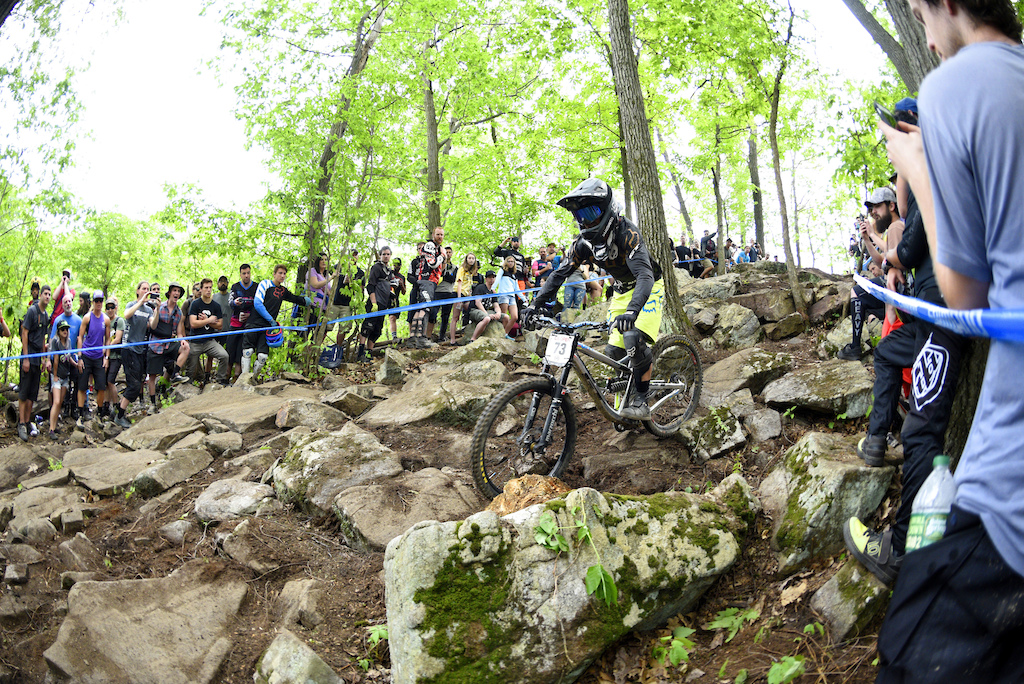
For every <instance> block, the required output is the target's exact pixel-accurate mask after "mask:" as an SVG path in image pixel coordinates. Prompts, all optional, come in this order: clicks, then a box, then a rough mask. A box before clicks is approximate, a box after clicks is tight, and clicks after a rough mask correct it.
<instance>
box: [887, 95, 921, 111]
mask: <svg viewBox="0 0 1024 684" xmlns="http://www.w3.org/2000/svg"><path fill="white" fill-rule="evenodd" d="M892 111H894V112H913V113H914V114H917V100H915V99H914V98H912V97H905V98H903V99H902V100H900V101H899V102H897V103H896V104H895V105H894V106H893V108H892Z"/></svg>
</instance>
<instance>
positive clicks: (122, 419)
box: [114, 416, 132, 430]
mask: <svg viewBox="0 0 1024 684" xmlns="http://www.w3.org/2000/svg"><path fill="white" fill-rule="evenodd" d="M114 425H117V426H118V427H123V428H124V429H125V430H127V429H128V428H130V427H131V426H132V422H131V421H130V420H128V416H118V417H117V418H114Z"/></svg>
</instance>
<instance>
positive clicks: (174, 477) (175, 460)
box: [134, 433, 233, 497]
mask: <svg viewBox="0 0 1024 684" xmlns="http://www.w3.org/2000/svg"><path fill="white" fill-rule="evenodd" d="M225 434H233V433H225ZM171 454H172V455H171V456H169V457H168V458H165V459H161V460H160V461H159V462H157V463H154V464H153V465H151V466H149V467H148V468H146V469H145V470H142V471H140V472H139V473H138V475H136V476H135V480H134V486H135V490H136V491H137V492H138V493H139V494H140V495H142V496H146V497H149V496H156V495H157V494H159V493H160V492H163V491H165V490H167V489H170V488H171V487H173V486H174V485H176V484H178V483H180V482H184V481H185V480H187V479H189V478H190V477H192V476H193V475H195V474H196V473H199V472H201V471H202V470H203V469H204V468H206V467H208V466H209V465H210V464H211V463H213V456H212V455H211V454H210V452H209V451H207V450H206V449H175V450H174V451H173V452H171Z"/></svg>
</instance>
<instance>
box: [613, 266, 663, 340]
mask: <svg viewBox="0 0 1024 684" xmlns="http://www.w3.org/2000/svg"><path fill="white" fill-rule="evenodd" d="M631 299H633V291H632V290H629V291H627V292H616V293H615V296H614V297H612V301H611V304H609V305H608V321H609V322H610V321H612V320H614V319H615V317H616V316H618V315H619V314H624V313H626V309H628V308H629V302H630V300H631ZM664 308H665V285H664V281H663V280H655V281H654V287H652V288H651V294H650V296H649V297H647V302H646V303H645V304H644V307H643V309H642V310H641V311H640V315H639V316H637V317H636V327H637V328H638V329H639V330H640V331H641V332H643V333H644V336H645V337H647V341H648V342H650V343H651V344H653V343H654V341H655V340H657V339H658V331H659V330H661V314H662V311H663V310H664ZM608 344H610V345H612V346H614V347H620V348H622V349H625V344H624V343H623V341H622V333H620V332H619V331H618V330H615V329H613V330H612V331H611V333H609V335H608Z"/></svg>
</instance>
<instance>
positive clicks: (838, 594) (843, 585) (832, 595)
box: [811, 559, 889, 643]
mask: <svg viewBox="0 0 1024 684" xmlns="http://www.w3.org/2000/svg"><path fill="white" fill-rule="evenodd" d="M888 603H889V588H888V587H887V586H885V585H884V584H883V583H882V582H881V581H880V580H879V579H878V578H877V577H875V576H874V575H872V574H871V573H870V572H868V571H867V570H865V569H864V567H863V566H862V565H861V564H860V563H858V562H857V561H855V560H853V559H850V560H848V561H846V564H845V565H843V567H841V568H840V569H839V571H838V572H836V574H834V575H832V577H831V579H829V581H828V582H825V584H824V585H822V587H821V588H820V589H818V591H816V592H815V593H814V596H813V597H811V608H813V609H814V610H816V611H818V613H820V614H821V616H822V617H823V618H824V619H825V622H826V623H827V624H828V626H829V631H830V632H831V636H832V641H833V642H836V643H838V642H840V641H845V640H846V639H849V638H851V637H855V636H857V635H858V634H860V632H861V631H862V630H863V629H864V628H865V627H867V626H868V624H869V623H870V622H871V621H872V620H874V619H875V617H876V616H877V615H878V614H879V613H880V612H881V611H883V610H884V609H885V607H886V605H888Z"/></svg>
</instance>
